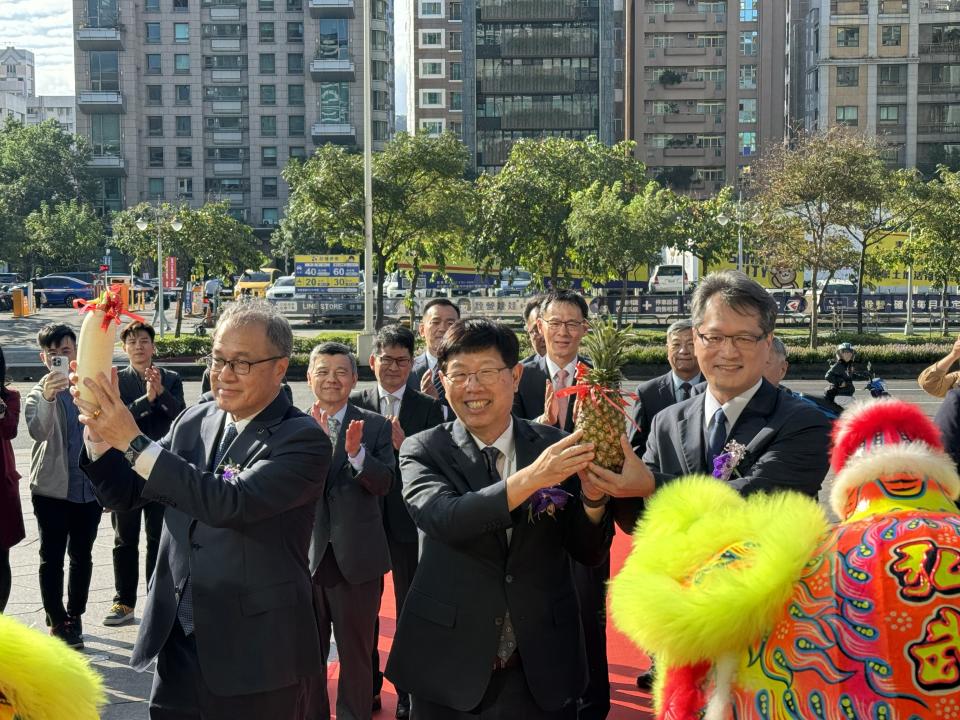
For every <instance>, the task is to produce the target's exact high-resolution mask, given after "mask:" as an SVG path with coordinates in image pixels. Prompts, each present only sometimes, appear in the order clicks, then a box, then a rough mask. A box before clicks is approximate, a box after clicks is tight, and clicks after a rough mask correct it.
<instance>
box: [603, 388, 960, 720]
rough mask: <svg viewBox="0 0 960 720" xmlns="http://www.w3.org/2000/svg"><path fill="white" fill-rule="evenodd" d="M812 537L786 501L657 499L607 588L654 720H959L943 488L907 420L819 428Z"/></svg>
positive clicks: (959, 543)
mask: <svg viewBox="0 0 960 720" xmlns="http://www.w3.org/2000/svg"><path fill="white" fill-rule="evenodd" d="M831 465H832V468H833V470H834V472H835V473H836V477H835V479H834V482H833V489H832V493H831V506H832V509H833V511H834V512H835V513H836V515H837V516H838V517H840V518H841V521H840V523H839V524H838V525H836V526H833V527H830V525H829V524H828V522H827V520H826V517H825V516H824V515H823V512H822V511H821V510H820V508H819V507H818V506H817V505H816V504H815V503H814V502H813V501H812V500H810V499H809V498H805V497H802V496H799V495H797V494H794V493H780V494H776V495H772V496H767V495H759V494H758V495H753V496H751V497H749V498H742V497H740V496H739V495H738V494H737V493H736V492H735V491H733V490H732V489H731V488H729V487H727V486H726V485H724V484H723V483H720V482H718V481H717V480H715V479H712V478H702V477H694V478H686V479H684V480H680V481H677V482H675V483H672V484H670V485H668V486H666V487H664V488H663V489H661V490H659V491H658V492H657V494H656V495H655V496H654V498H653V499H652V500H651V502H650V503H649V507H648V510H647V513H646V515H645V517H644V520H643V522H642V523H641V524H640V525H639V527H638V530H637V534H636V535H635V536H634V547H633V550H632V552H631V555H630V557H629V558H628V560H627V562H626V564H625V565H624V568H623V571H622V572H621V573H620V574H619V575H618V576H617V577H616V578H615V579H614V580H613V581H612V583H611V607H612V613H613V618H614V621H615V622H616V623H617V625H618V626H619V627H620V628H622V629H623V630H624V632H626V633H627V634H628V635H629V636H630V637H631V638H632V639H633V640H634V642H636V643H637V645H638V646H639V647H641V648H642V649H644V650H645V651H648V652H650V653H652V654H653V655H654V656H655V657H656V661H657V671H658V678H657V684H656V688H655V700H656V706H657V718H659V719H660V720H697V719H701V718H702V719H703V720H733V719H736V720H754V719H756V720H934V719H936V720H960V514H958V511H957V506H956V504H955V501H956V500H957V497H958V495H960V478H958V476H957V470H956V467H955V466H954V463H953V462H952V460H951V459H950V458H949V457H948V456H947V455H946V454H945V453H944V452H943V448H942V445H941V441H940V436H939V432H938V431H937V429H936V427H935V426H934V425H933V424H932V423H931V422H930V421H929V419H927V418H926V417H925V416H924V415H923V413H922V412H921V411H920V410H919V409H918V408H916V407H915V406H913V405H909V404H907V403H903V402H899V401H896V400H882V401H876V402H872V403H869V404H867V405H862V406H854V407H852V408H850V409H849V410H847V412H845V413H844V415H843V416H842V418H841V419H840V420H838V421H837V425H836V427H835V429H834V433H833V450H832V454H831Z"/></svg>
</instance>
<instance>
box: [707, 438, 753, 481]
mask: <svg viewBox="0 0 960 720" xmlns="http://www.w3.org/2000/svg"><path fill="white" fill-rule="evenodd" d="M746 455H747V446H746V445H741V444H740V443H738V442H737V441H736V440H731V441H730V442H728V443H727V444H726V445H725V446H724V448H723V452H722V453H721V454H720V455H717V456H716V457H715V458H714V459H713V476H714V477H715V478H717V479H718V480H723V481H724V482H726V481H728V480H729V479H730V478H731V476H733V475H736V477H740V471H739V470H737V467H738V466H739V465H740V463H741V462H742V461H743V458H745V457H746Z"/></svg>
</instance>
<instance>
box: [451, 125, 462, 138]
mask: <svg viewBox="0 0 960 720" xmlns="http://www.w3.org/2000/svg"><path fill="white" fill-rule="evenodd" d="M449 127H450V132H452V133H453V134H454V135H456V136H457V137H458V138H460V139H461V140H463V123H462V122H455V121H453V120H451V121H450V126H449Z"/></svg>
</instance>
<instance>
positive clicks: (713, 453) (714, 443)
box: [707, 408, 727, 472]
mask: <svg viewBox="0 0 960 720" xmlns="http://www.w3.org/2000/svg"><path fill="white" fill-rule="evenodd" d="M726 444H727V416H726V414H725V413H724V412H723V408H717V411H716V412H715V413H714V414H713V424H712V425H711V426H710V434H709V435H708V436H707V471H708V472H709V471H712V470H713V461H714V459H715V458H716V457H717V456H718V455H722V454H723V447H724V445H726Z"/></svg>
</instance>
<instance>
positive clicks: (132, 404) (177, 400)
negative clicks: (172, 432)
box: [117, 365, 186, 440]
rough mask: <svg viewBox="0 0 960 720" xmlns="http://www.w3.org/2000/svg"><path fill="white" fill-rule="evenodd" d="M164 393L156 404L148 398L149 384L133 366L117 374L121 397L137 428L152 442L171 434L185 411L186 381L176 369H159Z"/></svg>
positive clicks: (159, 396)
mask: <svg viewBox="0 0 960 720" xmlns="http://www.w3.org/2000/svg"><path fill="white" fill-rule="evenodd" d="M157 370H159V371H160V383H161V384H162V385H163V392H162V393H160V394H159V395H158V396H157V399H156V401H155V402H150V400H148V399H147V389H146V384H145V382H144V380H143V379H141V377H140V376H139V375H138V374H137V371H136V370H134V369H133V366H132V365H127V366H126V367H125V368H123V369H121V370H119V371H118V372H117V380H118V381H119V383H120V398H121V399H122V400H123V401H124V402H125V403H126V404H127V408H128V409H129V410H130V412H131V413H133V417H134V419H136V421H137V427H139V428H140V430H141V432H143V434H144V435H146V436H147V437H148V438H150V439H151V440H159V439H160V438H162V437H163V436H164V435H166V434H167V430H169V429H170V425H171V423H173V420H174V418H176V417H177V415H179V414H180V413H182V412H183V409H184V408H185V407H186V403H185V402H184V400H183V382H182V381H181V380H180V375H178V374H177V373H175V372H174V371H173V370H167V369H166V368H162V367H158V368H157Z"/></svg>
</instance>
